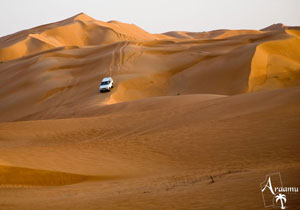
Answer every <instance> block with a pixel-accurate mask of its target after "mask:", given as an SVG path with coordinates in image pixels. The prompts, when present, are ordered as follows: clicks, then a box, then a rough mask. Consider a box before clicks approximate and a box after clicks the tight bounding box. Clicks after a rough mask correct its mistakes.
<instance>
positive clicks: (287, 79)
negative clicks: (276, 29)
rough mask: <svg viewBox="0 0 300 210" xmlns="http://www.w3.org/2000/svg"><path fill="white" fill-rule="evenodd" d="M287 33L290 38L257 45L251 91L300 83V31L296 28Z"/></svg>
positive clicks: (252, 64)
mask: <svg viewBox="0 0 300 210" xmlns="http://www.w3.org/2000/svg"><path fill="white" fill-rule="evenodd" d="M286 33H287V34H289V35H291V36H290V38H287V39H284V40H276V41H269V42H265V43H262V44H260V45H258V46H257V48H256V52H255V54H254V56H253V59H252V63H251V73H250V76H249V83H248V84H249V89H248V91H249V92H252V91H257V90H271V89H278V88H286V87H293V86H297V85H299V84H300V39H299V37H300V33H299V31H295V30H286Z"/></svg>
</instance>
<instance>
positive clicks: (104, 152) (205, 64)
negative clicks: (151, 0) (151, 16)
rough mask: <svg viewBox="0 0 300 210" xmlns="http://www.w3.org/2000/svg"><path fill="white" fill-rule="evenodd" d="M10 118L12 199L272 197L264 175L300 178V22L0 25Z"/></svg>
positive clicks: (1, 175)
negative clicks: (105, 82)
mask: <svg viewBox="0 0 300 210" xmlns="http://www.w3.org/2000/svg"><path fill="white" fill-rule="evenodd" d="M157 24H159V23H157ZM107 76H111V77H113V79H114V81H115V87H114V88H113V89H112V90H111V92H109V93H101V94H100V93H99V89H98V88H99V84H100V82H101V79H102V78H103V77H107ZM0 122H1V123H0V209H5V210H12V209H30V210H35V209H74V210H77V209H78V210H79V209H85V210H86V209H112V210H116V209H130V210H131V209H264V206H263V202H262V197H261V192H260V191H259V184H260V183H261V182H262V181H263V180H264V178H265V175H267V174H270V173H274V172H281V173H282V176H284V177H285V178H284V181H285V185H287V186H300V181H299V175H300V164H299V163H300V153H299V151H298V150H299V147H300V142H299V139H300V133H299V127H300V28H299V27H297V26H293V27H289V26H285V25H283V24H275V25H272V26H269V27H267V28H265V29H262V30H259V31H258V30H223V29H222V30H215V31H210V32H184V31H172V32H166V33H164V34H150V33H148V32H146V31H144V30H143V29H141V28H139V27H137V26H135V25H133V24H126V23H121V22H118V21H109V22H102V21H98V20H95V19H93V18H91V17H89V16H87V15H85V14H83V13H81V14H78V15H76V16H74V17H71V18H69V19H66V20H63V21H60V22H56V23H51V24H47V25H43V26H39V27H36V28H32V29H27V30H24V31H20V32H17V33H15V34H11V35H8V36H5V37H1V38H0ZM211 176H212V177H213V179H214V183H212V181H211V178H210V177H211ZM299 201H300V199H299V197H297V196H296V197H295V196H294V197H293V196H291V197H289V198H288V204H287V205H288V208H290V209H293V208H296V207H299V205H300V202H299Z"/></svg>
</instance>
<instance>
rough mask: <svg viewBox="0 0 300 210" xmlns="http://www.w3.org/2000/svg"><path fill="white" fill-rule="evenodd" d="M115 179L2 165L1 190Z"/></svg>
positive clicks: (0, 173) (0, 174) (0, 172)
mask: <svg viewBox="0 0 300 210" xmlns="http://www.w3.org/2000/svg"><path fill="white" fill-rule="evenodd" d="M115 178H116V177H113V176H90V175H82V174H72V173H65V172H59V171H48V170H39V169H30V168H23V167H13V166H4V165H0V188H1V187H9V186H20V187H22V186H62V185H71V184H76V183H80V182H85V181H104V180H111V179H115Z"/></svg>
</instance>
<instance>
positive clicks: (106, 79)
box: [102, 77, 112, 82]
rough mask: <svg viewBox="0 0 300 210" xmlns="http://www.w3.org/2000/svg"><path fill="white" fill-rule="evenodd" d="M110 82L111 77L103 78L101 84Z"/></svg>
mask: <svg viewBox="0 0 300 210" xmlns="http://www.w3.org/2000/svg"><path fill="white" fill-rule="evenodd" d="M110 80H112V78H111V77H104V78H103V79H102V82H105V81H110Z"/></svg>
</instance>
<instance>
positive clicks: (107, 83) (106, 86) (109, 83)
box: [99, 77, 114, 93]
mask: <svg viewBox="0 0 300 210" xmlns="http://www.w3.org/2000/svg"><path fill="white" fill-rule="evenodd" d="M113 87H114V81H113V79H112V78H111V77H104V78H103V80H102V82H101V84H100V86H99V91H100V93H102V92H107V91H110V89H111V88H113Z"/></svg>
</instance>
